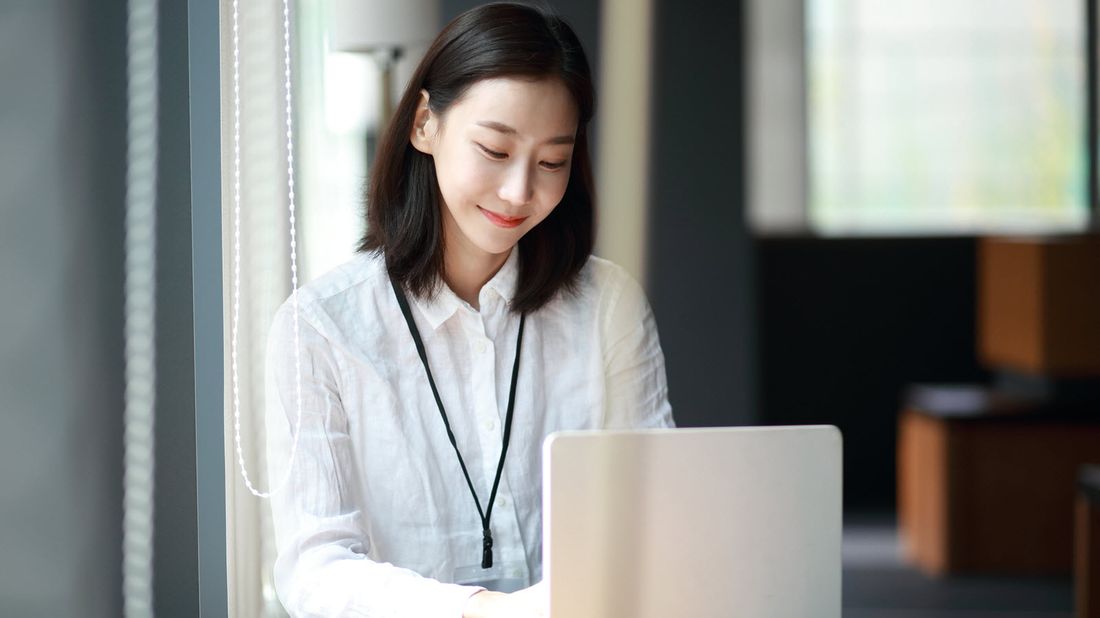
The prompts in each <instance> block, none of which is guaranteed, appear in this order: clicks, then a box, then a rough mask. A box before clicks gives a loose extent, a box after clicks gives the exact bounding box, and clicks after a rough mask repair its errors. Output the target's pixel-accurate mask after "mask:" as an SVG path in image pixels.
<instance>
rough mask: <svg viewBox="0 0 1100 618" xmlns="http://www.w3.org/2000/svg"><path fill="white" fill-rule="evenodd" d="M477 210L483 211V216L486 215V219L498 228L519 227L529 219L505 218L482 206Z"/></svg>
mask: <svg viewBox="0 0 1100 618" xmlns="http://www.w3.org/2000/svg"><path fill="white" fill-rule="evenodd" d="M477 209H478V210H480V211H481V214H483V215H485V218H486V219H488V220H489V222H490V223H492V224H493V225H496V226H498V227H508V228H511V227H516V226H517V225H519V224H521V223H523V222H524V221H526V220H527V217H505V216H504V215H498V214H497V213H495V212H493V211H491V210H486V209H484V208H482V207H481V206H478V207H477Z"/></svg>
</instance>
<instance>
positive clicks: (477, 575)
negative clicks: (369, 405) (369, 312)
mask: <svg viewBox="0 0 1100 618" xmlns="http://www.w3.org/2000/svg"><path fill="white" fill-rule="evenodd" d="M391 284H392V286H393V293H394V295H395V296H396V297H397V304H398V305H399V306H400V307H401V314H402V315H403V316H405V324H407V325H408V327H409V334H410V335H412V338H413V343H414V344H415V345H416V352H417V354H418V355H419V356H420V362H421V364H422V365H423V366H424V373H425V374H426V375H427V377H428V384H429V385H430V386H431V387H432V395H433V396H434V397H435V404H436V406H437V407H438V408H439V416H440V417H441V418H442V419H443V427H444V428H445V429H446V430H447V439H448V440H450V442H451V447H453V448H454V451H455V456H456V457H458V465H459V467H460V468H462V475H463V476H464V477H466V486H467V487H469V488H470V495H471V496H472V497H473V499H474V506H476V507H477V514H478V517H479V518H480V519H481V534H482V549H481V562H480V564H479V565H470V566H464V567H459V568H458V569H456V570H455V582H456V583H471V584H472V583H477V584H479V585H482V586H485V587H486V588H490V589H492V590H498V591H500V592H508V590H502V589H501V588H498V587H497V586H510V585H512V584H513V583H514V582H515V580H517V579H519V580H522V577H523V575H522V573H523V569H522V568H520V567H521V566H522V565H519V564H511V563H510V564H507V565H500V564H498V565H496V566H494V564H493V531H492V528H491V527H490V525H489V520H490V518H491V517H492V515H493V503H494V502H495V501H496V496H497V488H498V487H499V486H500V477H501V474H502V473H503V472H504V458H505V456H506V455H507V454H508V440H509V438H510V437H511V434H512V410H513V409H514V407H515V403H516V381H517V378H518V377H519V352H520V348H521V347H522V344H523V327H524V324H525V322H526V321H527V316H526V315H521V316H520V318H519V333H518V334H517V335H516V358H515V360H514V361H513V363H512V384H511V390H510V391H509V392H508V412H507V414H506V416H505V419H504V438H503V440H502V442H501V446H500V460H499V461H498V462H497V473H496V478H494V479H493V489H492V491H491V492H490V493H489V502H488V504H487V506H486V507H485V508H484V509H482V507H481V500H479V499H478V497H477V491H475V490H474V483H473V481H471V480H470V473H469V471H467V469H466V462H465V461H464V460H463V459H462V453H461V452H459V450H458V443H457V442H456V441H455V435H454V432H453V431H451V423H450V421H449V420H448V418H447V411H446V410H445V409H444V408H443V400H442V399H441V398H440V397H439V390H438V389H437V388H436V386H435V378H433V377H432V370H431V368H430V367H429V366H428V353H427V351H426V350H425V349H424V341H423V340H422V339H421V338H420V330H419V329H418V328H417V327H416V322H415V321H414V320H413V316H412V311H411V310H410V309H409V301H408V299H407V298H406V297H405V291H404V290H402V289H401V286H400V285H398V284H397V283H396V282H393V281H391ZM516 573H519V574H520V575H519V576H518V578H517V577H516V576H515V574H516ZM490 584H492V585H490ZM521 587H522V586H521ZM516 589H517V590H518V588H516Z"/></svg>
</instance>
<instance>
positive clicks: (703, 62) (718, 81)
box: [647, 0, 756, 426]
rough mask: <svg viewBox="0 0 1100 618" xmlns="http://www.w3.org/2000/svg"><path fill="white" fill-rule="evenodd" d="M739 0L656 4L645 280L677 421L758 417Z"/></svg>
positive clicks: (708, 422) (735, 420) (737, 421)
mask: <svg viewBox="0 0 1100 618" xmlns="http://www.w3.org/2000/svg"><path fill="white" fill-rule="evenodd" d="M741 18H742V16H741V3H740V2H708V1H704V0H688V1H680V2H671V1H668V0H661V1H659V2H657V3H656V15H655V22H654V24H655V32H654V36H655V48H656V49H655V51H654V82H653V108H654V111H653V113H654V118H653V123H654V125H653V127H654V128H653V131H654V132H653V143H652V148H653V154H652V159H651V164H650V165H651V170H652V172H651V173H652V178H651V187H650V188H651V192H652V193H651V194H652V198H651V199H652V203H651V218H650V223H649V229H650V238H649V276H648V279H649V280H648V282H647V284H648V289H649V293H650V300H651V302H652V304H653V309H654V312H655V314H656V316H657V323H658V324H659V326H660V330H661V343H662V345H663V347H664V351H665V357H666V361H667V367H668V381H669V398H670V399H671V401H672V408H673V412H674V415H675V417H676V421H677V423H678V424H680V425H685V426H687V425H696V426H698V425H742V424H749V423H752V422H754V420H755V418H756V411H755V403H754V400H755V394H754V390H755V387H754V381H755V369H754V367H753V364H754V362H755V356H754V354H755V353H754V349H755V335H754V330H753V326H752V323H753V319H754V318H753V308H754V305H753V300H752V294H753V284H752V277H753V254H752V244H751V239H750V236H749V233H748V230H747V227H746V224H745V216H744V210H745V201H744V195H745V191H744V173H743V167H744V146H743V143H742V142H743V138H742V118H741V116H742V105H743V98H744V86H743V80H742V74H743V73H742V65H743V58H742V53H741V40H742V36H741V32H742V22H741Z"/></svg>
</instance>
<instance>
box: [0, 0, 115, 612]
mask: <svg viewBox="0 0 1100 618" xmlns="http://www.w3.org/2000/svg"><path fill="white" fill-rule="evenodd" d="M125 27H126V19H125V13H124V3H122V2H97V3H95V5H94V7H93V6H92V5H90V4H79V3H71V2H65V1H63V0H49V1H44V0H39V1H29V0H16V1H15V2H4V3H2V4H0V76H2V79H3V88H2V89H0V290H3V292H2V293H0V323H2V324H3V326H2V327H0V488H2V492H3V493H2V494H0V531H2V532H0V573H2V575H0V614H2V615H5V616H21V617H22V616H27V617H29V616H78V615H79V616H91V617H98V616H103V617H108V616H110V617H117V616H119V615H121V611H122V610H121V560H122V555H121V546H122V536H121V521H122V507H121V501H122V320H121V316H122V260H123V255H122V216H123V197H124V171H123V170H124V165H125V159H124V154H125V141H124V140H125V81H124V79H125V66H126V62H125Z"/></svg>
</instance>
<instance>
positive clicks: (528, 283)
mask: <svg viewBox="0 0 1100 618" xmlns="http://www.w3.org/2000/svg"><path fill="white" fill-rule="evenodd" d="M493 77H521V78H527V79H558V80H561V82H562V83H563V84H565V86H566V88H567V89H568V90H569V92H570V93H571V94H572V95H573V99H574V101H575V102H576V104H577V110H578V112H579V116H578V123H577V134H576V137H575V140H576V141H575V143H574V147H573V156H572V163H571V167H570V173H569V184H568V186H567V187H566V189H565V194H564V196H563V197H562V200H561V202H560V203H559V204H558V205H557V207H556V208H554V210H553V211H552V212H551V213H550V215H549V216H547V217H546V219H544V220H543V221H542V222H541V223H539V224H538V225H537V226H535V227H534V228H533V229H531V230H530V231H529V232H527V234H525V235H524V236H523V237H522V238H521V239H520V241H519V258H520V259H519V264H520V267H519V277H518V281H517V287H516V293H515V295H514V296H513V299H512V303H511V309H512V311H516V312H520V313H528V312H531V311H534V310H536V309H539V308H540V307H542V306H543V305H545V304H546V303H547V302H548V301H549V300H550V299H552V298H553V297H554V296H555V294H557V293H558V292H559V291H562V290H572V289H573V288H574V286H575V284H576V280H577V275H578V273H579V272H580V270H581V268H582V267H583V266H584V264H585V262H586V261H587V259H588V256H589V254H591V252H592V245H593V242H594V237H595V210H594V192H593V187H592V165H591V161H590V158H589V154H588V122H589V120H591V118H592V113H593V108H594V106H595V100H594V99H595V93H594V92H593V88H592V75H591V72H590V70H589V66H588V60H587V59H586V57H585V55H584V50H583V49H582V48H581V44H580V41H579V40H578V39H577V35H576V34H575V33H574V32H573V30H572V28H570V27H569V25H567V24H566V23H565V22H564V21H563V20H562V19H561V18H559V17H557V16H554V15H552V14H549V13H548V12H545V11H542V10H540V9H537V8H534V7H531V6H526V5H521V4H509V3H498V4H487V5H484V6H480V7H477V8H475V9H472V10H469V11H467V12H465V13H463V14H461V15H459V16H458V17H456V18H455V19H454V20H453V21H451V23H449V24H447V26H446V27H445V28H444V29H443V31H442V32H440V33H439V36H437V37H436V38H435V41H434V42H432V45H431V47H430V48H429V49H428V51H427V53H426V54H425V56H424V58H423V60H421V62H420V65H419V66H418V67H417V69H416V72H415V73H414V74H413V76H412V78H411V79H410V80H409V85H408V87H407V88H406V89H405V93H404V95H403V96H402V97H401V102H400V103H399V104H398V106H397V109H396V110H395V111H394V115H393V118H392V119H391V120H390V123H389V126H388V127H387V128H386V130H385V133H384V134H383V136H382V139H381V140H380V142H379V145H378V150H377V154H376V156H375V161H374V164H373V167H372V169H371V178H370V183H369V185H368V189H367V200H366V202H367V203H366V233H365V234H364V236H363V239H362V240H361V242H360V244H359V247H358V248H359V251H380V252H381V253H382V254H383V255H384V257H385V261H386V269H387V270H388V271H389V276H390V278H391V279H392V280H393V281H394V282H396V283H398V284H400V285H403V286H404V287H405V288H406V289H408V290H409V291H410V292H412V293H413V294H414V295H416V296H420V297H426V296H431V295H432V294H434V293H435V292H436V290H437V286H438V285H440V282H441V280H442V276H443V269H444V266H443V219H442V217H443V214H442V211H441V207H442V198H441V196H440V193H439V182H438V180H437V179H436V174H435V166H434V163H433V161H432V158H431V156H429V155H426V154H424V153H422V152H420V151H419V150H416V149H415V148H413V146H412V144H411V143H410V142H409V136H410V134H411V132H412V128H413V120H414V117H415V114H416V107H417V104H418V102H419V99H420V91H421V90H426V91H427V92H428V105H429V107H430V109H431V111H432V112H433V113H435V114H437V115H442V114H443V113H444V112H446V110H447V109H448V108H449V107H450V106H451V105H452V104H453V103H455V102H456V101H457V100H459V99H460V98H461V97H462V95H463V94H464V93H465V92H466V91H467V89H469V88H470V86H472V85H473V84H474V83H476V82H478V81H479V80H483V79H488V78H493Z"/></svg>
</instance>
